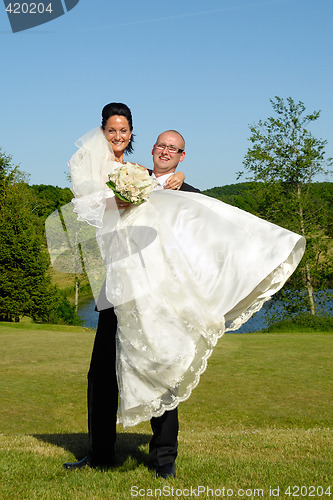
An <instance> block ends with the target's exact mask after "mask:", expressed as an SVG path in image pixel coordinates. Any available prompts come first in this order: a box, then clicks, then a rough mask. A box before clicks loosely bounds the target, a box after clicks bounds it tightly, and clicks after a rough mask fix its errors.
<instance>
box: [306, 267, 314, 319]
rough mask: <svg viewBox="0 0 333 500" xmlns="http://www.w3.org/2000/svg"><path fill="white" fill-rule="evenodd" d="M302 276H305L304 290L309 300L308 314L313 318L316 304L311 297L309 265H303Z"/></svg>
mask: <svg viewBox="0 0 333 500" xmlns="http://www.w3.org/2000/svg"><path fill="white" fill-rule="evenodd" d="M304 275H305V283H306V290H307V293H308V299H309V306H310V314H311V316H315V315H316V304H315V301H314V296H313V286H312V282H311V274H310V269H309V264H306V265H305V268H304Z"/></svg>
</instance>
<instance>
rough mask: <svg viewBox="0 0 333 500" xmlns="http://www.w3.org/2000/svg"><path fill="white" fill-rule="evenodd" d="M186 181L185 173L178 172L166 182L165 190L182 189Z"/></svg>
mask: <svg viewBox="0 0 333 500" xmlns="http://www.w3.org/2000/svg"><path fill="white" fill-rule="evenodd" d="M184 180H185V175H184V174H183V172H177V173H176V174H173V175H170V177H169V178H168V179H167V180H166V182H165V189H180V188H181V187H182V184H183V182H184Z"/></svg>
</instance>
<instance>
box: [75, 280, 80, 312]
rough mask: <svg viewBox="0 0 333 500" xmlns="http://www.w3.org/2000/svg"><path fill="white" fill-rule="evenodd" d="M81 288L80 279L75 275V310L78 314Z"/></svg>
mask: <svg viewBox="0 0 333 500" xmlns="http://www.w3.org/2000/svg"><path fill="white" fill-rule="evenodd" d="M79 290H80V280H79V279H78V277H77V276H75V302H74V305H75V312H76V314H77V312H78V309H79Z"/></svg>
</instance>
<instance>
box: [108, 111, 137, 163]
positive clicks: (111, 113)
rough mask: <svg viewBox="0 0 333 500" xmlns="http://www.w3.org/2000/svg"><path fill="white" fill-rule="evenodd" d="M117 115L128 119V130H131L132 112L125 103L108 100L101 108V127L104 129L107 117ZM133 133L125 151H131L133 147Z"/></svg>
mask: <svg viewBox="0 0 333 500" xmlns="http://www.w3.org/2000/svg"><path fill="white" fill-rule="evenodd" d="M114 115H118V116H124V117H125V118H126V120H127V121H128V124H129V128H130V131H131V132H132V131H133V120H132V113H131V110H130V109H129V107H128V106H126V104H123V103H122V102H110V103H109V104H106V106H104V108H103V109H102V129H103V130H105V125H106V122H107V121H108V119H109V118H110V117H111V116H114ZM133 138H134V134H132V137H131V139H130V141H129V143H128V146H127V147H126V149H125V153H128V154H130V153H133V151H134V148H133V142H134V140H133Z"/></svg>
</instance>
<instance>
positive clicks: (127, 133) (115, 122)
mask: <svg viewBox="0 0 333 500" xmlns="http://www.w3.org/2000/svg"><path fill="white" fill-rule="evenodd" d="M103 132H104V135H105V137H106V139H107V140H108V141H109V143H110V144H111V146H112V149H113V152H114V153H115V155H117V153H118V154H122V153H124V151H125V149H126V147H127V146H128V143H129V141H130V139H131V136H132V132H131V130H130V126H129V123H128V121H127V118H125V116H120V115H113V116H110V118H109V119H108V121H107V122H106V124H105V128H104V130H103Z"/></svg>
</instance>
